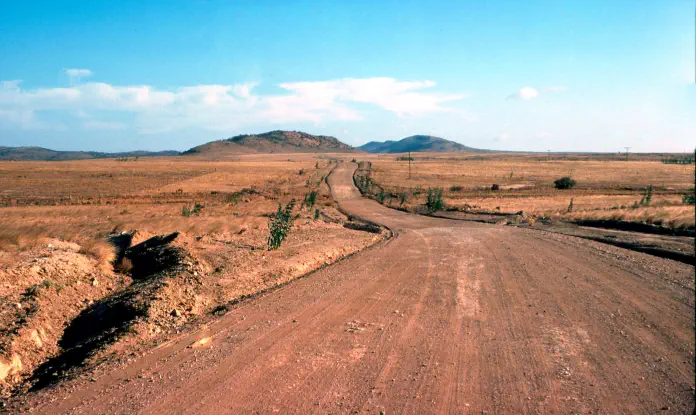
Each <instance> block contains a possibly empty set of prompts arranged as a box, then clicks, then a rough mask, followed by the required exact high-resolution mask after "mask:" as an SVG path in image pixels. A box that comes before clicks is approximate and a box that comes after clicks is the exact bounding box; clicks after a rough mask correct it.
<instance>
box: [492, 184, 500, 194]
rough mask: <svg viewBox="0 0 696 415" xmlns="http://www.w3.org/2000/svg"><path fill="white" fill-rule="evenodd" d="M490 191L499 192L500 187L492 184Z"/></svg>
mask: <svg viewBox="0 0 696 415" xmlns="http://www.w3.org/2000/svg"><path fill="white" fill-rule="evenodd" d="M491 190H492V191H494V192H496V191H498V190H500V185H497V184H495V183H494V184H493V186H491Z"/></svg>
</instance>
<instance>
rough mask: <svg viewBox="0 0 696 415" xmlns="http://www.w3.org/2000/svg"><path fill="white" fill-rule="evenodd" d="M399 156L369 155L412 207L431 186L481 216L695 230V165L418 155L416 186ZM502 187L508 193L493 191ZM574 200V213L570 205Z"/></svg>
mask: <svg viewBox="0 0 696 415" xmlns="http://www.w3.org/2000/svg"><path fill="white" fill-rule="evenodd" d="M396 157H397V155H388V156H378V157H375V156H368V157H365V158H366V159H369V160H371V161H372V162H373V172H372V178H373V179H374V180H375V181H376V182H377V183H378V184H380V185H381V186H383V187H385V190H386V191H388V192H393V193H397V194H398V193H401V192H403V191H408V192H410V193H411V194H412V193H416V196H410V197H409V199H410V202H411V203H415V204H418V203H423V202H424V195H423V193H421V194H418V193H419V190H420V191H424V190H425V189H427V188H430V187H441V188H443V189H445V194H444V196H445V201H446V203H447V204H448V205H452V206H460V207H463V206H474V209H475V210H479V211H487V212H494V211H499V212H506V213H515V212H518V211H520V210H522V211H525V212H527V213H531V214H533V215H537V216H542V215H546V216H556V217H560V216H564V217H568V218H580V217H588V218H589V217H592V218H596V219H599V218H614V219H617V220H625V221H637V222H644V223H652V224H659V225H662V226H669V227H674V228H693V227H694V208H693V206H684V205H683V204H682V195H683V194H684V193H685V192H686V191H687V189H689V188H690V187H693V181H694V177H693V166H688V165H676V164H663V163H661V162H659V161H658V160H659V156H657V155H653V156H642V159H641V160H634V161H624V160H621V159H620V158H617V157H615V156H605V155H602V156H573V157H567V158H565V159H560V158H558V157H555V158H554V156H551V157H550V159H547V158H546V156H543V155H528V154H485V155H472V154H427V153H419V154H415V155H414V158H415V161H414V162H412V165H411V179H408V163H407V162H404V161H396ZM562 176H570V177H572V178H573V179H575V180H576V181H577V186H576V187H575V188H573V189H570V190H557V189H555V188H554V185H553V181H554V180H556V179H558V178H560V177H562ZM493 184H498V185H499V186H500V190H498V191H492V190H491V186H492V185H493ZM649 185H652V186H653V189H654V191H653V197H652V203H651V206H650V207H641V208H638V209H633V208H632V207H633V205H634V204H635V203H636V202H639V201H640V200H641V198H642V195H643V192H644V189H645V188H647V187H648V186H649ZM571 199H573V212H572V213H570V214H569V213H568V212H567V210H568V205H569V203H570V200H571Z"/></svg>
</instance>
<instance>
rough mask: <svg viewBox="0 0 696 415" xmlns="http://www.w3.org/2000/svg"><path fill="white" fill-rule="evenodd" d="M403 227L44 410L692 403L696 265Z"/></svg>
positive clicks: (503, 408)
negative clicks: (695, 277)
mask: <svg viewBox="0 0 696 415" xmlns="http://www.w3.org/2000/svg"><path fill="white" fill-rule="evenodd" d="M354 169H355V165H354V164H351V163H344V164H342V165H341V166H339V168H338V169H337V170H336V171H335V173H334V174H332V176H331V177H330V182H331V184H332V189H333V191H334V195H335V197H336V198H337V200H339V201H340V203H341V206H342V208H343V209H344V210H346V211H347V212H349V213H351V214H354V215H357V216H360V217H363V218H365V219H369V220H372V221H374V222H378V223H381V224H384V225H386V226H388V227H390V228H391V229H392V230H393V231H394V232H395V234H396V237H395V238H393V239H392V240H390V241H389V242H386V243H383V244H380V245H378V246H376V247H374V248H371V249H367V250H365V251H363V252H361V253H359V254H357V255H354V256H353V257H351V258H349V259H347V260H344V261H341V262H339V263H337V264H335V265H333V266H330V267H327V268H324V269H322V270H320V271H318V272H316V273H314V274H312V275H311V276H310V277H309V278H304V279H301V280H298V281H296V282H294V283H291V284H289V285H286V286H284V287H283V288H281V289H278V290H275V291H273V292H270V293H268V294H266V295H263V296H261V297H259V298H256V299H253V300H250V301H247V302H243V303H241V304H239V305H238V306H236V307H235V308H234V309H232V310H231V311H230V312H229V313H227V314H226V315H225V316H224V317H221V318H219V319H217V320H215V321H212V322H211V323H210V324H209V325H208V326H207V327H205V328H203V329H201V330H198V331H195V332H191V333H187V334H184V335H181V336H179V337H177V338H174V339H172V340H171V341H170V342H169V343H167V344H165V345H163V346H161V347H159V348H157V349H156V350H154V351H152V352H151V353H148V354H146V355H144V356H141V357H139V358H136V359H134V361H132V362H131V363H130V364H129V365H127V366H124V367H117V368H114V369H113V370H111V371H109V372H105V373H103V374H101V375H95V378H93V379H92V380H91V381H90V380H89V379H76V380H74V381H68V382H65V383H63V384H62V385H60V386H58V387H56V388H54V389H51V390H44V391H41V392H39V393H36V394H33V395H30V396H28V397H26V398H25V399H22V400H21V401H18V402H15V403H13V405H12V406H11V408H12V410H16V411H18V412H19V411H23V410H25V409H26V408H34V410H35V411H36V412H38V413H47V414H48V413H51V414H53V413H63V412H69V413H80V414H83V413H84V414H86V413H216V414H223V413H229V414H236V413H268V412H284V413H310V412H312V413H315V412H316V413H327V412H331V413H354V412H365V413H379V412H380V411H381V410H383V411H384V412H385V413H389V414H391V413H418V414H420V413H571V412H573V413H597V412H603V413H632V414H640V413H646V414H647V413H657V412H661V413H691V412H692V411H693V410H694V313H693V310H694V286H693V283H694V280H693V277H694V268H693V267H692V266H689V265H686V264H682V263H678V262H673V261H670V260H665V259H661V258H657V257H653V256H650V255H646V254H641V253H637V252H632V251H627V250H623V249H620V248H616V247H612V246H607V245H603V244H599V243H595V242H592V241H588V240H583V239H579V238H573V237H568V236H564V235H553V234H546V233H539V232H532V231H528V230H525V229H519V228H512V227H497V226H492V225H486V224H477V223H466V222H457V221H450V220H446V219H437V218H426V217H419V216H414V215H409V214H406V213H403V212H398V211H395V210H391V209H388V208H385V207H383V206H381V205H379V204H378V203H376V202H374V201H370V200H365V199H362V198H360V196H359V194H358V193H357V191H356V189H355V188H354V187H353V185H352V180H351V176H352V172H353V171H354Z"/></svg>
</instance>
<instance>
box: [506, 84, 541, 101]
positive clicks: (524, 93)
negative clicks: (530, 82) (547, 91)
mask: <svg viewBox="0 0 696 415" xmlns="http://www.w3.org/2000/svg"><path fill="white" fill-rule="evenodd" d="M538 96H539V91H537V90H536V89H534V88H532V87H531V86H525V87H524V88H520V90H519V91H517V92H515V93H512V94H510V95H508V97H507V98H508V99H524V100H530V99H534V98H536V97H538Z"/></svg>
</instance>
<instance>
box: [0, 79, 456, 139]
mask: <svg viewBox="0 0 696 415" xmlns="http://www.w3.org/2000/svg"><path fill="white" fill-rule="evenodd" d="M85 71H86V72H85ZM66 73H67V74H68V75H70V76H85V75H87V74H91V72H90V71H88V70H81V69H80V70H78V69H69V70H66ZM19 85H20V82H19V81H6V82H3V83H1V84H0V110H2V111H3V113H0V114H5V115H4V116H3V118H5V119H9V120H10V121H11V122H12V120H20V121H21V122H17V121H15V123H16V124H21V126H22V128H28V126H29V125H34V126H38V125H43V124H41V123H40V122H39V120H38V119H37V118H38V116H37V113H40V112H42V111H56V112H61V111H62V112H65V116H67V117H72V118H73V119H84V118H86V117H85V114H88V113H92V111H100V112H108V113H113V115H116V116H118V115H131V116H133V117H131V118H133V119H134V120H135V121H134V122H135V124H134V125H132V127H135V128H136V129H139V130H140V131H143V132H165V131H171V130H175V129H181V128H187V127H193V128H200V129H206V130H219V131H224V130H232V129H236V128H238V127H240V126H242V125H249V124H255V123H258V124H261V123H264V124H267V123H270V124H280V123H299V122H313V123H320V122H328V121H353V120H361V119H363V113H362V112H361V111H358V109H357V108H355V103H361V104H371V105H375V106H377V107H380V108H383V109H384V110H387V111H390V112H393V113H395V114H397V115H398V116H401V117H414V116H420V115H424V114H427V113H435V112H446V111H453V109H452V108H450V107H447V106H446V105H445V104H446V103H448V102H451V101H455V100H459V99H462V98H464V97H465V95H463V94H443V93H438V92H430V91H424V90H425V89H428V88H432V87H434V86H435V83H434V82H432V81H415V82H405V81H398V80H396V79H393V78H364V79H352V78H346V79H338V80H331V81H319V82H294V83H283V84H280V85H278V86H279V87H280V88H281V89H283V90H285V91H286V92H287V93H286V94H277V95H255V94H254V91H253V90H254V87H255V86H256V84H255V83H245V84H236V85H196V86H187V87H180V88H177V89H174V90H158V89H155V88H153V87H151V86H147V85H140V86H138V85H135V86H115V85H110V84H107V83H101V82H88V83H82V84H75V85H73V86H71V87H68V88H38V89H33V90H25V89H21V88H20V86H19ZM17 111H19V112H18V114H24V115H22V116H18V115H16V114H15V115H12V116H8V115H7V114H8V113H10V112H13V114H14V112H17ZM27 114H28V115H27ZM110 118H112V117H110ZM32 120H33V121H32ZM32 123H33V124H32ZM82 125H83V127H84V128H91V129H95V128H99V129H104V128H125V127H126V126H125V125H124V124H118V125H116V124H114V123H103V122H99V121H94V120H90V122H89V123H83V124H82Z"/></svg>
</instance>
